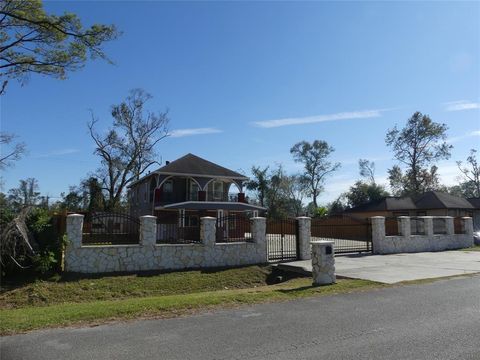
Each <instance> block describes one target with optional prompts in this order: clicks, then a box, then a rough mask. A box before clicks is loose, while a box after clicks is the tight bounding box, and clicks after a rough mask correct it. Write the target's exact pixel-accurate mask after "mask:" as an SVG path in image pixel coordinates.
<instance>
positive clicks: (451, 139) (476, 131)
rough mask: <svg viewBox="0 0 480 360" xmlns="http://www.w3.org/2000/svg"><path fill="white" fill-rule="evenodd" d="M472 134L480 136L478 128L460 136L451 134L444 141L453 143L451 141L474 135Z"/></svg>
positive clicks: (454, 141)
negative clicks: (451, 135)
mask: <svg viewBox="0 0 480 360" xmlns="http://www.w3.org/2000/svg"><path fill="white" fill-rule="evenodd" d="M474 136H480V130H473V131H470V132H468V133H466V134H464V135H461V136H453V137H451V138H448V139H447V140H446V142H447V143H449V144H453V143H456V142H459V141H460V140H463V139H466V138H470V137H474Z"/></svg>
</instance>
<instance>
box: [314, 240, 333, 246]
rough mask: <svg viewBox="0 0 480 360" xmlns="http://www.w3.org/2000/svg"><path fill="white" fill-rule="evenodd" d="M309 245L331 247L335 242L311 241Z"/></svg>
mask: <svg viewBox="0 0 480 360" xmlns="http://www.w3.org/2000/svg"><path fill="white" fill-rule="evenodd" d="M310 244H317V245H333V244H335V241H332V240H312V241H310Z"/></svg>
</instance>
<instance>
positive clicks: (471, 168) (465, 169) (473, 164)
mask: <svg viewBox="0 0 480 360" xmlns="http://www.w3.org/2000/svg"><path fill="white" fill-rule="evenodd" d="M457 166H458V168H459V169H460V171H461V172H462V175H463V177H464V178H465V180H466V182H468V183H470V184H472V186H473V187H474V188H475V193H476V194H475V197H480V167H479V165H478V160H477V150H475V149H471V150H470V155H469V156H468V157H467V163H466V164H465V165H463V163H462V162H461V161H457Z"/></svg>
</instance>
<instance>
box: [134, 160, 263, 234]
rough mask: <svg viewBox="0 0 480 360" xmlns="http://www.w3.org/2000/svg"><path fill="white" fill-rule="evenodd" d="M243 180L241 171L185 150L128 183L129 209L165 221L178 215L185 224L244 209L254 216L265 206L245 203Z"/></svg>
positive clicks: (261, 211)
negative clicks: (157, 167) (187, 152)
mask: <svg viewBox="0 0 480 360" xmlns="http://www.w3.org/2000/svg"><path fill="white" fill-rule="evenodd" d="M247 180H248V178H247V177H245V176H244V175H242V174H239V173H237V172H235V171H232V170H230V169H227V168H225V167H223V166H220V165H217V164H214V163H213V162H210V161H208V160H205V159H202V158H200V157H198V156H196V155H193V154H187V155H185V156H183V157H181V158H179V159H177V160H175V161H172V162H168V161H167V162H166V164H165V166H163V167H161V168H159V169H157V170H155V171H153V172H151V173H149V174H148V175H146V176H144V177H142V178H141V179H139V180H138V181H136V182H134V183H132V184H131V185H130V186H129V202H130V212H131V213H132V215H135V216H141V215H155V216H157V217H158V218H159V219H163V218H164V219H166V221H167V222H168V219H169V218H173V216H180V218H181V219H182V221H184V222H185V225H186V226H189V225H196V224H198V223H199V217H201V216H213V217H217V218H219V217H224V216H227V215H231V214H235V213H246V212H250V213H251V215H253V216H258V215H259V214H261V213H263V212H264V211H265V208H263V207H260V206H256V205H252V204H248V203H247V201H246V199H245V193H244V192H243V187H244V184H245V182H246V181H247ZM235 190H236V191H235ZM234 191H235V192H234ZM172 215H173V216H172Z"/></svg>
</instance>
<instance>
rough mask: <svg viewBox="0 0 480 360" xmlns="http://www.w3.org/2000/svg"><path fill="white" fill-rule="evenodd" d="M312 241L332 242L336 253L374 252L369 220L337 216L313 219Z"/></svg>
mask: <svg viewBox="0 0 480 360" xmlns="http://www.w3.org/2000/svg"><path fill="white" fill-rule="evenodd" d="M311 234H312V240H316V239H318V240H332V241H334V242H335V253H337V254H344V253H361V252H371V251H372V229H371V224H370V221H369V219H357V218H353V217H350V216H345V215H335V216H328V217H322V218H313V219H312V230H311Z"/></svg>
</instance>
